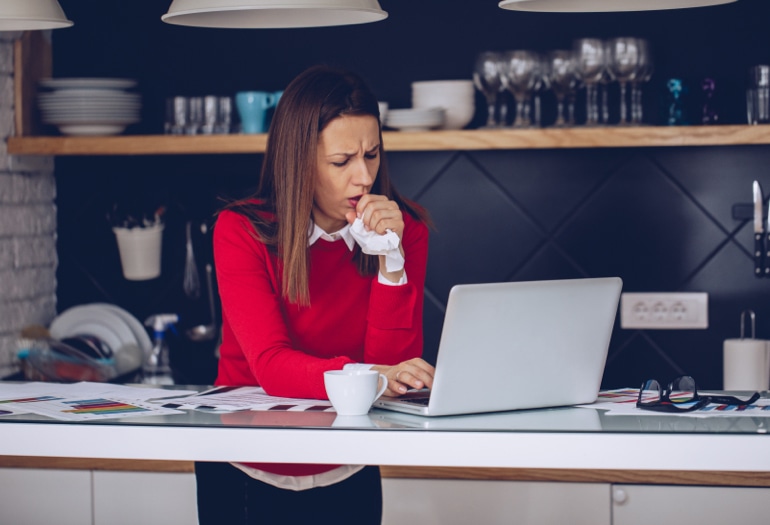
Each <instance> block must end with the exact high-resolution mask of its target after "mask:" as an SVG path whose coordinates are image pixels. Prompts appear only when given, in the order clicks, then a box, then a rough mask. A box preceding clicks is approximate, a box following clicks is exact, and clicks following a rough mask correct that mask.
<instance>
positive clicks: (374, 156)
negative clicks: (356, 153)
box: [364, 152, 379, 160]
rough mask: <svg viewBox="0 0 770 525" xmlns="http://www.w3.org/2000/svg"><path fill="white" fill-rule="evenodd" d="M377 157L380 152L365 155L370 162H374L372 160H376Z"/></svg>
mask: <svg viewBox="0 0 770 525" xmlns="http://www.w3.org/2000/svg"><path fill="white" fill-rule="evenodd" d="M377 155H379V152H375V153H367V154H366V155H364V157H366V158H367V159H369V160H372V159H376V158H377Z"/></svg>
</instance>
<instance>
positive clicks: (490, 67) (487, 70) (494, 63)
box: [473, 51, 503, 128]
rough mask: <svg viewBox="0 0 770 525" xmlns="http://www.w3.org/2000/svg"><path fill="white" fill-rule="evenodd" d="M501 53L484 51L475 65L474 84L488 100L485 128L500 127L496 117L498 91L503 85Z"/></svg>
mask: <svg viewBox="0 0 770 525" xmlns="http://www.w3.org/2000/svg"><path fill="white" fill-rule="evenodd" d="M500 58H501V57H500V53H496V52H494V51H484V52H483V53H480V54H479V55H478V56H477V57H476V63H475V65H474V67H473V84H474V85H475V86H476V89H478V90H479V91H481V93H482V94H483V95H484V98H485V99H486V102H487V123H486V125H485V126H484V127H485V128H496V127H498V123H497V120H496V119H495V108H496V107H497V98H498V93H500V89H501V87H502V83H503V82H502V79H501V78H500V69H499V66H500Z"/></svg>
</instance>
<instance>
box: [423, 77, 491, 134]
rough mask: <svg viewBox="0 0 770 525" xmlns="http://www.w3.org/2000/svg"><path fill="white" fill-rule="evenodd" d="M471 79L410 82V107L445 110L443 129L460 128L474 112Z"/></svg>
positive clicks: (468, 120) (473, 93)
mask: <svg viewBox="0 0 770 525" xmlns="http://www.w3.org/2000/svg"><path fill="white" fill-rule="evenodd" d="M474 97H475V92H474V87H473V81H472V80H428V81H424V82H412V107H415V108H434V107H441V108H444V109H445V110H446V117H445V119H444V124H443V126H442V128H443V129H462V128H464V127H465V126H467V125H468V124H470V122H471V120H473V115H474V114H475V112H476V104H475V98H474Z"/></svg>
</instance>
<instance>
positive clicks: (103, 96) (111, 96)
mask: <svg viewBox="0 0 770 525" xmlns="http://www.w3.org/2000/svg"><path fill="white" fill-rule="evenodd" d="M61 93H62V94H61V95H60V94H59V92H58V91H57V92H55V93H40V94H38V96H37V99H38V102H59V103H72V102H88V101H96V100H98V101H101V102H117V101H121V102H124V101H130V102H139V101H141V100H142V97H141V95H138V94H136V93H120V92H115V93H109V92H106V91H94V92H93V93H88V94H82V95H81V94H79V93H78V94H72V95H69V94H66V92H61Z"/></svg>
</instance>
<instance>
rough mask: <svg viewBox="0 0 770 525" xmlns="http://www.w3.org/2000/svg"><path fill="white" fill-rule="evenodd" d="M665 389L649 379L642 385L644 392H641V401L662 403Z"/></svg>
mask: <svg viewBox="0 0 770 525" xmlns="http://www.w3.org/2000/svg"><path fill="white" fill-rule="evenodd" d="M662 392H663V388H662V387H661V386H660V383H658V382H657V381H656V380H654V379H649V380H647V381H645V382H644V384H643V385H642V391H641V392H639V400H640V401H641V402H643V403H657V402H658V401H660V397H661V394H662Z"/></svg>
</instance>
